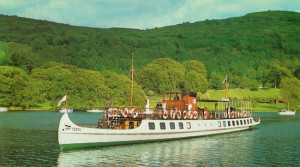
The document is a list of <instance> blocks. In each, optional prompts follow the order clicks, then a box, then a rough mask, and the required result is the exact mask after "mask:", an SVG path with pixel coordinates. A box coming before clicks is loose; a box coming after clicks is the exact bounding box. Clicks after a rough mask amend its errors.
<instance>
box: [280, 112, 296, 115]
mask: <svg viewBox="0 0 300 167" xmlns="http://www.w3.org/2000/svg"><path fill="white" fill-rule="evenodd" d="M278 114H279V115H295V114H296V112H293V111H291V112H279V113H278Z"/></svg>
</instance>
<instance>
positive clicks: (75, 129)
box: [72, 128, 81, 131]
mask: <svg viewBox="0 0 300 167" xmlns="http://www.w3.org/2000/svg"><path fill="white" fill-rule="evenodd" d="M72 131H81V128H72Z"/></svg>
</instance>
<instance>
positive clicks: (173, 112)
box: [170, 110, 176, 119]
mask: <svg viewBox="0 0 300 167" xmlns="http://www.w3.org/2000/svg"><path fill="white" fill-rule="evenodd" d="M170 117H171V119H175V118H176V112H175V111H174V110H171V112H170Z"/></svg>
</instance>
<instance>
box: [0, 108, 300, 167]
mask: <svg viewBox="0 0 300 167" xmlns="http://www.w3.org/2000/svg"><path fill="white" fill-rule="evenodd" d="M61 115H62V114H60V113H55V112H48V111H43V112H42V111H41V112H7V113H0V166H63V167H65V166H297V165H299V164H300V114H296V115H295V116H279V115H277V113H255V115H256V116H260V118H261V120H262V122H261V124H260V125H259V126H256V127H254V128H253V129H252V130H247V131H242V132H234V133H229V134H222V135H214V136H207V137H199V138H192V139H183V140H175V141H167V142H157V143H148V144H134V145H123V146H113V147H97V148H88V149H73V150H61V149H60V148H59V145H58V142H57V129H58V124H59V120H60V117H61ZM102 116H103V114H94V113H85V112H74V113H71V114H70V117H71V119H72V120H73V121H74V122H75V123H86V122H89V123H96V122H97V120H98V118H99V117H102Z"/></svg>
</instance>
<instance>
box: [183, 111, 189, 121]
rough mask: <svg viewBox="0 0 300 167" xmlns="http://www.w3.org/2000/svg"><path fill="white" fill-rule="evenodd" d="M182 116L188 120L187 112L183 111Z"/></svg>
mask: <svg viewBox="0 0 300 167" xmlns="http://www.w3.org/2000/svg"><path fill="white" fill-rule="evenodd" d="M182 115H183V119H186V118H187V116H188V115H187V112H186V111H183V113H182Z"/></svg>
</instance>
